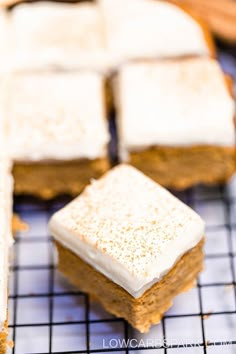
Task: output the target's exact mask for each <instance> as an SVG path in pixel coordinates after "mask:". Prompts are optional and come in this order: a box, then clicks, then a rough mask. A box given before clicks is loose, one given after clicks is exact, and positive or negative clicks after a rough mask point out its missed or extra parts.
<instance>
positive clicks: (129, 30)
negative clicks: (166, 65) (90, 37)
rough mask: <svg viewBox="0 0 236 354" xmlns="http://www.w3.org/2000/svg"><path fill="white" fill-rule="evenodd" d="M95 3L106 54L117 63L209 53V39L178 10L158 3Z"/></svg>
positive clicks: (102, 0) (134, 0) (153, 0)
mask: <svg viewBox="0 0 236 354" xmlns="http://www.w3.org/2000/svg"><path fill="white" fill-rule="evenodd" d="M98 2H99V4H100V6H101V9H102V13H103V16H104V20H105V33H106V36H107V45H108V48H109V51H110V52H111V53H112V55H113V56H114V57H115V58H117V59H118V60H120V61H124V60H127V59H144V58H163V57H164V58H166V57H180V56H185V55H210V54H211V53H212V43H211V41H210V40H209V36H208V35H206V32H205V31H204V29H203V28H202V27H201V25H200V24H199V23H198V22H197V21H196V20H195V19H193V18H192V17H191V16H190V15H189V14H188V13H186V12H185V11H183V10H182V9H181V8H180V7H177V6H175V5H173V4H170V3H167V2H164V1H158V0H130V1H127V0H98ZM206 36H207V37H208V39H207V38H206Z"/></svg>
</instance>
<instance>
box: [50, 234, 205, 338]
mask: <svg viewBox="0 0 236 354" xmlns="http://www.w3.org/2000/svg"><path fill="white" fill-rule="evenodd" d="M203 243H204V242H203V240H202V241H201V242H200V243H199V244H198V245H197V246H196V247H194V248H193V249H192V250H190V251H189V252H187V253H186V254H185V255H184V256H183V257H182V258H181V259H180V260H179V261H178V262H177V263H176V264H175V266H174V267H173V268H172V269H171V270H170V271H169V272H168V273H167V274H166V275H165V276H164V277H163V278H162V279H161V280H160V281H159V282H158V283H156V284H154V285H153V286H152V287H151V288H150V289H148V290H147V291H146V292H145V293H144V294H143V295H142V296H141V297H140V298H138V299H135V298H134V297H132V296H131V295H130V294H129V293H128V292H126V291H125V290H124V289H123V288H122V287H120V286H119V285H117V284H115V283H113V282H112V281H111V280H109V279H108V278H107V277H105V276H104V275H103V274H101V273H99V272H98V271H96V270H95V269H94V268H93V267H91V266H90V265H88V264H87V263H85V262H84V261H82V260H81V258H79V257H78V256H77V255H75V254H74V253H73V252H71V251H70V250H68V249H67V248H65V247H63V246H62V245H61V244H60V243H58V242H56V245H57V249H58V253H59V270H60V271H61V272H62V273H63V274H64V275H65V276H66V277H68V279H69V280H70V281H71V283H72V284H74V285H76V286H78V287H79V288H80V289H81V290H82V291H85V292H87V293H88V294H89V295H91V296H92V297H93V298H95V299H96V300H98V301H99V302H100V303H101V304H102V305H103V306H104V308H105V309H106V310H107V311H109V312H111V313H112V314H114V315H116V316H118V317H123V318H125V319H126V320H127V321H128V322H129V323H130V324H131V325H132V326H133V327H134V328H137V329H138V330H139V331H140V332H147V331H148V329H149V327H150V326H151V325H152V324H156V323H159V322H160V320H161V318H162V316H163V314H164V312H165V311H167V310H168V309H169V308H170V307H171V305H172V301H173V298H174V297H175V296H176V295H178V294H179V293H181V292H183V291H186V290H188V289H189V288H191V287H192V286H193V285H194V284H195V281H196V277H197V275H198V273H199V272H200V271H201V270H202V267H203V251H202V248H203Z"/></svg>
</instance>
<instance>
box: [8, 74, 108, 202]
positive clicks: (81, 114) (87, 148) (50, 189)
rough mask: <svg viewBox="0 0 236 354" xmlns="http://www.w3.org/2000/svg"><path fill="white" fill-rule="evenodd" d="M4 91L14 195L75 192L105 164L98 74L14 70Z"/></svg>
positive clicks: (105, 131)
mask: <svg viewBox="0 0 236 354" xmlns="http://www.w3.org/2000/svg"><path fill="white" fill-rule="evenodd" d="M7 92H8V99H7V104H6V116H7V123H8V144H9V149H10V155H11V157H12V159H13V161H14V166H13V175H14V179H15V189H14V191H15V194H32V195H36V196H40V197H43V198H52V197H55V196H57V195H59V194H72V195H77V194H78V193H79V192H80V191H81V190H82V189H83V188H84V186H85V185H86V184H87V183H88V182H89V180H90V179H91V178H97V177H99V176H100V175H102V174H103V173H104V172H105V171H106V170H107V169H108V168H109V159H108V151H107V145H108V142H109V131H108V124H107V119H106V107H105V93H104V81H103V77H102V76H100V75H99V74H96V73H90V72H76V73H35V74H22V75H21V74H18V75H14V76H13V77H12V78H11V79H9V82H8V89H7Z"/></svg>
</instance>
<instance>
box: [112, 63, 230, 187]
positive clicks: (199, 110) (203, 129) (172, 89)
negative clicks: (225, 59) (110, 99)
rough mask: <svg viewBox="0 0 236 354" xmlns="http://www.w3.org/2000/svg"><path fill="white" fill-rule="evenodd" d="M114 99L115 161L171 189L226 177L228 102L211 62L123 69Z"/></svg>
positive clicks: (223, 83) (221, 76) (219, 73)
mask: <svg viewBox="0 0 236 354" xmlns="http://www.w3.org/2000/svg"><path fill="white" fill-rule="evenodd" d="M115 94H116V95H115V96H116V108H117V115H118V117H117V123H118V127H119V129H118V133H119V134H118V135H119V157H120V160H121V161H123V162H129V163H130V164H132V165H133V166H135V167H137V168H138V169H140V170H142V171H143V172H144V173H146V174H147V175H149V176H150V177H152V178H153V179H154V180H156V181H157V182H159V183H160V184H162V185H163V186H166V187H170V188H176V189H184V188H188V187H190V186H192V185H194V184H197V183H205V184H217V183H223V182H226V181H227V180H228V179H229V178H230V177H231V176H232V174H233V173H234V170H235V163H234V154H235V126H234V114H235V107H234V100H233V98H232V96H231V93H230V89H229V87H228V83H227V80H226V78H225V76H224V74H223V72H222V71H221V69H220V66H219V64H218V63H217V62H216V61H215V60H213V59H209V58H189V59H183V60H179V61H162V62H157V61H156V62H151V63H150V62H149V63H147V62H143V63H134V64H128V65H126V66H124V67H123V68H122V69H121V71H120V72H119V74H118V78H117V81H116V85H115Z"/></svg>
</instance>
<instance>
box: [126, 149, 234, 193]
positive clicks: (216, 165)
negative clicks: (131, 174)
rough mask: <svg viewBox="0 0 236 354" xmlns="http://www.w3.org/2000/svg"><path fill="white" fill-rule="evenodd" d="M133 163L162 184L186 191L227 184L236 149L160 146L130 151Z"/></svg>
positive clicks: (232, 170)
mask: <svg viewBox="0 0 236 354" xmlns="http://www.w3.org/2000/svg"><path fill="white" fill-rule="evenodd" d="M130 163H131V164H132V165H133V166H135V167H136V168H138V169H139V170H141V171H142V172H143V173H145V174H146V175H147V176H149V177H151V178H152V179H154V180H155V181H156V182H158V183H160V184H161V185H162V186H165V187H167V188H172V189H178V190H182V189H186V188H189V187H191V186H193V185H196V184H200V183H202V184H206V185H212V184H222V183H226V182H227V181H228V180H229V179H230V177H231V176H232V175H233V174H234V172H235V148H234V147H223V146H207V145H205V146H189V147H188V146H187V147H186V146H184V147H179V146H177V147H173V146H156V147H153V148H148V149H145V150H142V151H137V152H130ZM209 167H210V168H209Z"/></svg>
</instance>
